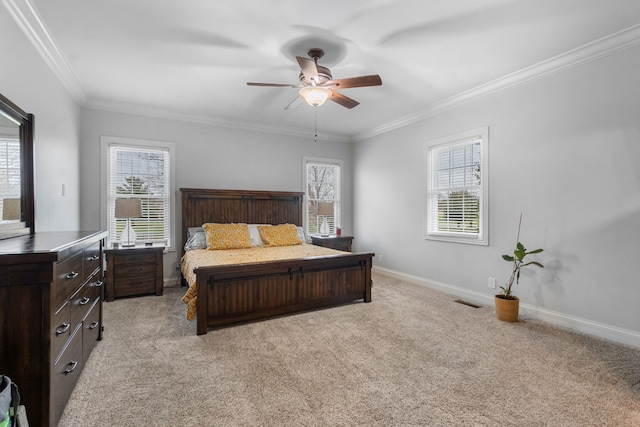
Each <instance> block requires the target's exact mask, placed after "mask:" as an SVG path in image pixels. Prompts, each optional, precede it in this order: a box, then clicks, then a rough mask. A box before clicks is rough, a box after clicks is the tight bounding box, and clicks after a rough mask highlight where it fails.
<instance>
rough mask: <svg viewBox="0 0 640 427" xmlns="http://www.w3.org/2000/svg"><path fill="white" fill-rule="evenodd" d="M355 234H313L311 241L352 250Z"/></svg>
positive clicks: (341, 249) (340, 249)
mask: <svg viewBox="0 0 640 427" xmlns="http://www.w3.org/2000/svg"><path fill="white" fill-rule="evenodd" d="M352 241H353V236H311V243H313V244H314V245H316V246H324V247H325V248H331V249H337V250H339V251H345V252H351V242H352Z"/></svg>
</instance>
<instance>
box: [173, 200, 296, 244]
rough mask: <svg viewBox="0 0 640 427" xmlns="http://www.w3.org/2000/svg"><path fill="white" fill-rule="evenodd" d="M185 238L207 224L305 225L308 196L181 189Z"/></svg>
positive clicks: (183, 236) (183, 237)
mask: <svg viewBox="0 0 640 427" xmlns="http://www.w3.org/2000/svg"><path fill="white" fill-rule="evenodd" d="M180 192H181V193H182V239H183V244H184V239H186V236H187V229H188V228H189V227H200V226H201V225H202V224H204V223H206V222H218V223H231V222H240V223H247V224H287V223H288V224H296V225H302V203H303V199H304V197H303V196H304V193H302V192H289V191H253V190H208V189H195V188H181V189H180Z"/></svg>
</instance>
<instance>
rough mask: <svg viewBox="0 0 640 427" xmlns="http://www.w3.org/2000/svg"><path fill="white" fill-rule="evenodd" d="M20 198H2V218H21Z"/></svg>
mask: <svg viewBox="0 0 640 427" xmlns="http://www.w3.org/2000/svg"><path fill="white" fill-rule="evenodd" d="M20 202H21V200H20V199H3V200H2V219H4V220H16V219H20Z"/></svg>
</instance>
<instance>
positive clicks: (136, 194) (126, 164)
mask: <svg viewBox="0 0 640 427" xmlns="http://www.w3.org/2000/svg"><path fill="white" fill-rule="evenodd" d="M108 159H109V160H108V164H109V166H108V168H109V177H108V184H107V185H108V194H109V195H108V216H107V218H108V227H109V240H110V241H112V242H113V241H116V240H117V239H119V238H120V234H121V233H122V230H123V229H124V227H125V226H126V219H123V218H115V200H116V198H135V199H141V202H142V217H141V218H132V219H131V222H132V226H133V229H134V230H135V232H136V235H137V242H138V243H142V242H157V243H162V244H164V245H165V246H167V247H171V246H173V245H172V237H171V227H170V224H171V209H170V201H171V197H170V196H171V191H172V190H171V185H170V183H171V180H170V170H171V169H170V161H171V158H170V152H169V149H167V148H148V147H137V146H129V145H121V144H118V143H110V144H109V147H108Z"/></svg>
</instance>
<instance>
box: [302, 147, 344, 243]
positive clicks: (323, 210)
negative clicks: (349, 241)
mask: <svg viewBox="0 0 640 427" xmlns="http://www.w3.org/2000/svg"><path fill="white" fill-rule="evenodd" d="M304 166H305V169H304V173H305V188H306V193H307V200H306V206H305V211H306V224H305V225H306V231H307V234H309V235H318V234H323V233H322V231H324V230H322V224H323V222H324V221H325V219H326V222H327V226H328V228H327V230H326V232H327V234H335V230H336V227H340V226H341V223H342V218H341V217H342V206H341V204H342V201H341V183H340V180H341V169H342V165H341V163H340V162H339V161H332V160H324V159H317V160H311V159H305V161H304Z"/></svg>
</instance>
